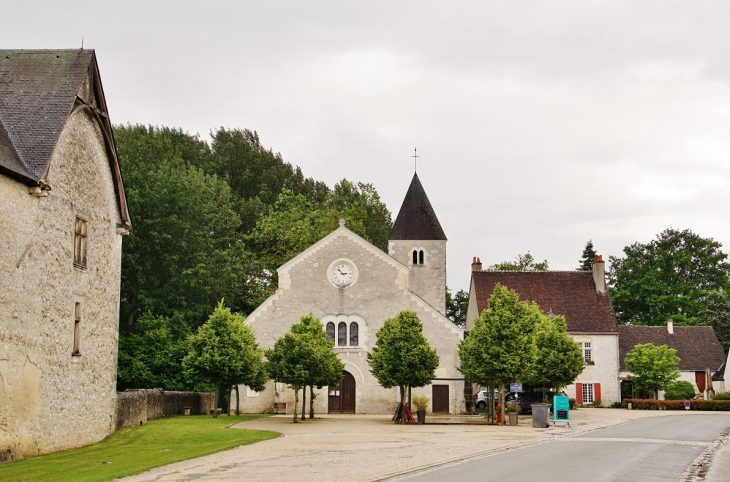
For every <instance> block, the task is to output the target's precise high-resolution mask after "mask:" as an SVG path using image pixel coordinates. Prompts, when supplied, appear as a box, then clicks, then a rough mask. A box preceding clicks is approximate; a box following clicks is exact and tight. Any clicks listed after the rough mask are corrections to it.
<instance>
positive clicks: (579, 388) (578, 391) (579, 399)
mask: <svg viewBox="0 0 730 482" xmlns="http://www.w3.org/2000/svg"><path fill="white" fill-rule="evenodd" d="M575 401H576V403H577V404H578V405H582V404H583V384H582V383H576V384H575Z"/></svg>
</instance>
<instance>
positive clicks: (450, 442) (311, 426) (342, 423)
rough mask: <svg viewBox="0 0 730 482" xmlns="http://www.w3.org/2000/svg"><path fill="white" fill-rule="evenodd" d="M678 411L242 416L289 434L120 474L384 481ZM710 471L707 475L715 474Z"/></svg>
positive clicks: (723, 468) (722, 473)
mask: <svg viewBox="0 0 730 482" xmlns="http://www.w3.org/2000/svg"><path fill="white" fill-rule="evenodd" d="M692 413H701V412H692ZM705 413H707V412H705ZM676 414H682V415H684V414H685V412H670V411H637V410H633V411H628V410H620V409H594V408H586V409H581V410H576V411H573V412H571V414H570V415H571V425H570V427H567V426H564V425H562V426H558V427H550V428H547V429H543V428H533V427H532V421H531V417H530V416H529V415H526V416H521V417H520V422H519V425H517V426H515V427H509V426H506V427H502V426H491V425H475V424H473V422H477V421H480V420H481V417H479V416H435V415H428V416H427V418H426V425H409V426H402V425H394V424H393V423H392V422H391V421H390V417H389V416H386V415H382V416H377V415H323V416H322V417H320V418H317V419H315V420H313V421H307V422H304V423H299V424H293V423H291V416H283V415H282V416H274V417H268V418H263V419H258V420H254V421H250V422H242V423H239V424H237V425H235V426H234V428H241V429H260V430H273V431H277V432H281V433H283V434H284V437H280V438H277V439H273V440H268V441H266V442H261V443H258V444H254V445H249V446H245V447H238V448H235V449H232V450H228V451H226V452H220V453H217V454H213V455H209V456H206V457H200V458H198V459H193V460H188V461H185V462H178V463H176V464H171V465H168V466H165V467H160V468H157V469H153V470H151V471H149V472H145V473H143V474H140V475H137V476H133V477H127V478H124V479H122V480H124V481H125V482H133V481H134V482H137V481H178V480H226V481H228V480H231V481H233V480H256V481H297V482H305V481H310V480H311V481H314V480H318V481H339V480H343V481H344V480H347V481H374V480H387V479H389V478H391V477H397V476H399V475H403V474H405V473H408V472H411V471H414V470H418V469H423V468H424V467H429V466H439V465H443V464H449V463H458V461H460V460H462V459H470V458H480V457H484V456H487V455H489V454H492V453H497V452H500V451H504V450H512V449H515V448H518V447H520V446H525V445H531V444H536V443H543V442H546V441H549V440H552V439H553V438H555V437H561V436H562V437H565V436H568V437H569V436H574V435H580V434H583V433H585V432H587V431H591V430H595V429H598V428H602V427H608V426H611V425H616V424H620V423H625V422H630V421H632V420H638V419H642V418H647V417H667V416H672V415H676ZM465 422H466V423H465ZM715 461H717V462H715ZM713 464H716V465H717V468H716V470H715V472H717V474H718V475H717V477H719V478H716V479H710V478H709V476H708V479H707V480H713V481H715V480H716V481H720V480H722V481H726V480H730V477H729V476H728V473H729V472H727V470H730V468H728V467H730V453H728V452H727V450H725V448H724V447H723V446H721V448H720V449H719V450H718V451H717V452H716V453H715V454H714V456H713ZM713 469H715V467H713V468H712V469H711V470H710V474H709V475H712V476H714V475H713Z"/></svg>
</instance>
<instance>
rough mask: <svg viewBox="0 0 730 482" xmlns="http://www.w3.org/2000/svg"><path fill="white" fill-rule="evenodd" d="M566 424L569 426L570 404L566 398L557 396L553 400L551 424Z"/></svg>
mask: <svg viewBox="0 0 730 482" xmlns="http://www.w3.org/2000/svg"><path fill="white" fill-rule="evenodd" d="M555 422H566V423H567V424H568V425H570V402H569V400H568V397H565V396H562V395H559V396H555V397H554V398H553V423H555Z"/></svg>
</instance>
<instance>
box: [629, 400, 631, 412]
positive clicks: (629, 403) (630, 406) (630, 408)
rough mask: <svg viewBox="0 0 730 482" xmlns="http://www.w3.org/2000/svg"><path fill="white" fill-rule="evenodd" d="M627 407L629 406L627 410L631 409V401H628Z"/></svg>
mask: <svg viewBox="0 0 730 482" xmlns="http://www.w3.org/2000/svg"><path fill="white" fill-rule="evenodd" d="M628 408H629V410H631V402H629V407H628Z"/></svg>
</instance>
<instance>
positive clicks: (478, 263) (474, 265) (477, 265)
mask: <svg viewBox="0 0 730 482" xmlns="http://www.w3.org/2000/svg"><path fill="white" fill-rule="evenodd" d="M471 270H472V271H481V270H482V260H481V259H479V258H477V257H475V258H474V260H473V261H472V262H471Z"/></svg>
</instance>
